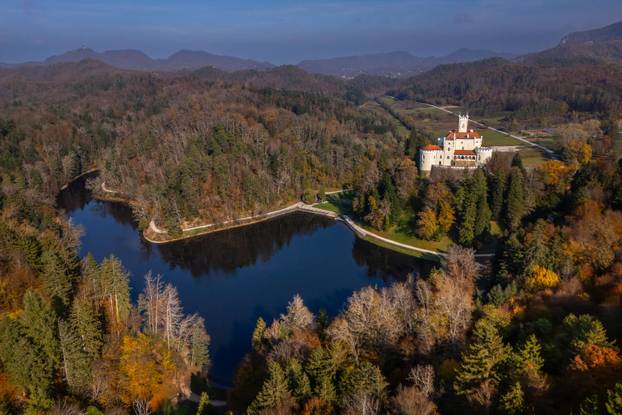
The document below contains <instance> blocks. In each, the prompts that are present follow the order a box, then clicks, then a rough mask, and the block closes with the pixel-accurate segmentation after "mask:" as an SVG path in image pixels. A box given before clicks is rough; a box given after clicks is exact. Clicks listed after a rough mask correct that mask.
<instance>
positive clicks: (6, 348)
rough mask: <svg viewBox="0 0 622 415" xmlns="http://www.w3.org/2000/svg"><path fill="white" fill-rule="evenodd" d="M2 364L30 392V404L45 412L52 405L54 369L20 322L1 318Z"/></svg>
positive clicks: (0, 346)
mask: <svg viewBox="0 0 622 415" xmlns="http://www.w3.org/2000/svg"><path fill="white" fill-rule="evenodd" d="M0 363H1V364H2V369H3V371H4V372H5V373H7V374H8V376H9V380H10V381H11V382H12V383H14V384H15V385H18V386H20V387H22V388H23V389H24V390H25V391H26V392H27V395H28V400H29V403H30V405H32V406H33V407H34V408H36V409H40V410H42V411H41V412H45V410H46V409H48V408H49V407H50V406H51V405H52V400H51V390H52V383H53V378H54V368H53V367H52V366H51V365H50V364H49V361H48V357H47V355H46V353H45V351H44V350H43V349H42V348H41V347H40V346H39V345H36V344H34V343H33V341H32V340H31V339H30V338H28V336H27V335H26V333H25V332H24V328H23V327H22V325H21V324H20V322H18V321H16V320H11V319H9V318H4V319H0ZM35 412H36V411H35Z"/></svg>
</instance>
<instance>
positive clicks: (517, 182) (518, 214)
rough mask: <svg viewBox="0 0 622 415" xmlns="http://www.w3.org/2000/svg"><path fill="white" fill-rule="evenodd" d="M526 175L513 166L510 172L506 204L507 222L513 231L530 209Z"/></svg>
mask: <svg viewBox="0 0 622 415" xmlns="http://www.w3.org/2000/svg"><path fill="white" fill-rule="evenodd" d="M526 197H527V193H526V190H525V177H524V176H523V172H522V171H521V170H520V169H519V168H518V167H514V168H512V172H511V173H510V178H509V184H508V191H507V199H506V204H505V222H506V225H507V226H508V228H509V229H510V230H511V231H515V230H516V229H518V227H519V226H520V223H521V221H522V219H523V217H524V216H525V214H526V213H527V211H528V206H527V200H526Z"/></svg>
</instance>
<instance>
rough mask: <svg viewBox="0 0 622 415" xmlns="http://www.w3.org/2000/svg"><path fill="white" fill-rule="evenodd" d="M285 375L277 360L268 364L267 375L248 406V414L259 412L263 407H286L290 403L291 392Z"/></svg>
mask: <svg viewBox="0 0 622 415" xmlns="http://www.w3.org/2000/svg"><path fill="white" fill-rule="evenodd" d="M287 383H288V382H287V377H286V376H285V372H284V371H283V369H282V368H281V365H280V364H279V363H278V362H274V361H273V362H270V363H269V365H268V377H267V379H266V380H265V381H264V383H263V386H262V387H261V391H259V393H258V394H257V397H256V398H255V400H254V401H253V403H251V405H250V407H249V408H248V413H249V414H256V413H260V412H261V411H262V410H264V409H277V408H286V407H289V406H291V405H292V394H291V392H290V390H289V386H288V384H287Z"/></svg>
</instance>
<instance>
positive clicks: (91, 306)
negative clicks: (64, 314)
mask: <svg viewBox="0 0 622 415" xmlns="http://www.w3.org/2000/svg"><path fill="white" fill-rule="evenodd" d="M100 317H101V316H100V313H99V310H98V306H97V304H96V303H94V302H93V301H92V299H91V298H90V296H87V295H86V294H82V293H81V294H80V295H78V296H77V297H76V299H75V300H74V302H73V305H72V307H71V316H70V318H71V320H70V321H71V326H72V327H73V328H74V329H75V331H76V334H77V335H78V336H79V338H80V341H81V344H82V347H83V349H84V351H85V352H86V353H87V354H88V355H89V356H90V358H91V359H95V358H96V357H98V356H99V353H100V350H101V348H102V346H103V344H104V339H103V330H102V324H101V319H100Z"/></svg>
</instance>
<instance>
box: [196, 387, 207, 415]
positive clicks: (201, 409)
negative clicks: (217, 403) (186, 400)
mask: <svg viewBox="0 0 622 415" xmlns="http://www.w3.org/2000/svg"><path fill="white" fill-rule="evenodd" d="M208 404H209V395H208V394H207V392H201V398H200V399H199V406H198V408H197V413H196V415H203V414H205V413H207V405H208Z"/></svg>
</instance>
